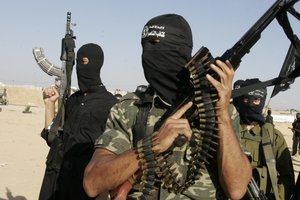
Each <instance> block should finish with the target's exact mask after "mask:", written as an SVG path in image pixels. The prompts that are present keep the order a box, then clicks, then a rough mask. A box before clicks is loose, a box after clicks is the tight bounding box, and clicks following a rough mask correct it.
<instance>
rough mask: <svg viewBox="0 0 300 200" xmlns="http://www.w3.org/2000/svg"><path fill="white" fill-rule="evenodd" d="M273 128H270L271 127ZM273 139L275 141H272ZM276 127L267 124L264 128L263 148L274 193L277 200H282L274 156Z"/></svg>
mask: <svg viewBox="0 0 300 200" xmlns="http://www.w3.org/2000/svg"><path fill="white" fill-rule="evenodd" d="M269 125H270V126H272V127H270V126H269ZM271 138H273V139H271ZM273 140H274V127H273V125H271V124H268V123H267V124H265V125H263V126H262V147H263V152H264V155H265V159H266V164H267V168H268V172H269V176H270V179H271V183H272V188H273V192H274V195H275V198H276V200H280V198H279V193H278V188H277V181H278V180H277V170H276V160H275V156H274V149H273V145H274V143H273V142H274V141H273Z"/></svg>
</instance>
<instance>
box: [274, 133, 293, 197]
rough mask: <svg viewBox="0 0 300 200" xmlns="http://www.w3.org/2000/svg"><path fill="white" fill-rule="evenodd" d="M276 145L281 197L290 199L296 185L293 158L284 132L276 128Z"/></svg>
mask: <svg viewBox="0 0 300 200" xmlns="http://www.w3.org/2000/svg"><path fill="white" fill-rule="evenodd" d="M274 134H275V145H276V149H277V151H276V154H275V156H276V169H277V171H278V174H279V176H278V179H279V180H278V189H279V196H280V198H281V199H289V197H290V196H291V195H292V192H293V190H292V189H293V187H294V180H295V177H294V168H293V163H292V158H291V155H290V152H289V149H288V146H287V143H286V141H285V139H284V136H283V135H282V133H281V132H280V131H279V130H277V129H274Z"/></svg>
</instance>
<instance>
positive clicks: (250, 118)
mask: <svg viewBox="0 0 300 200" xmlns="http://www.w3.org/2000/svg"><path fill="white" fill-rule="evenodd" d="M259 82H261V81H260V80H259V79H257V78H254V79H246V80H245V81H244V82H243V83H242V84H241V88H242V87H245V86H248V85H252V84H255V83H259ZM266 97H267V89H266V88H261V89H257V90H254V91H251V92H248V94H246V95H243V96H242V97H241V98H239V99H238V101H239V103H238V105H239V114H240V118H241V120H242V122H243V123H244V124H248V125H249V124H251V123H253V122H257V123H259V124H264V123H265V118H264V116H263V114H262V111H263V108H264V106H265V101H266ZM244 98H247V99H248V100H249V101H248V103H245V102H244ZM256 98H260V104H259V105H255V104H253V100H254V99H256Z"/></svg>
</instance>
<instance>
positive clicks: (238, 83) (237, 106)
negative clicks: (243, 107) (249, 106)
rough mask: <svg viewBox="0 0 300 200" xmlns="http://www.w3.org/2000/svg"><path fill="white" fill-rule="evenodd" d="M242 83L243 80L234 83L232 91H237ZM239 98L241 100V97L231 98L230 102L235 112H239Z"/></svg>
mask: <svg viewBox="0 0 300 200" xmlns="http://www.w3.org/2000/svg"><path fill="white" fill-rule="evenodd" d="M243 83H244V80H237V81H235V82H234V84H233V89H234V90H237V89H239V88H240V87H241V85H242V84H243ZM241 98H242V97H241V96H238V97H235V98H233V100H232V103H233V105H234V106H235V108H236V109H237V110H239V103H240V100H239V99H241Z"/></svg>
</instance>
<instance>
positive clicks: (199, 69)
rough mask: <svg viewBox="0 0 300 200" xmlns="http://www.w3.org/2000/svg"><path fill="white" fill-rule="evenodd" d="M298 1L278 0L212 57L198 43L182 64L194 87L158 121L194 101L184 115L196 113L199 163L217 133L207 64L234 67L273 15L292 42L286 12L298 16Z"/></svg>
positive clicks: (214, 99) (255, 189) (252, 189)
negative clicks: (199, 135) (201, 139)
mask: <svg viewBox="0 0 300 200" xmlns="http://www.w3.org/2000/svg"><path fill="white" fill-rule="evenodd" d="M298 1H299V0H277V1H276V2H275V3H274V4H273V5H272V6H271V7H270V8H269V9H268V10H267V11H266V12H265V13H264V14H263V15H262V17H260V18H259V19H258V20H257V22H256V23H255V24H254V25H253V26H252V27H251V28H250V29H249V30H248V31H247V32H246V33H245V34H244V35H243V36H242V38H241V39H240V40H238V42H237V43H236V44H234V46H233V47H232V48H230V49H228V50H226V51H225V53H224V54H223V55H222V56H220V57H217V58H214V57H213V56H212V55H211V54H210V52H209V49H208V48H206V47H201V48H200V49H199V50H198V51H197V52H196V54H195V55H194V56H193V57H192V58H191V60H190V61H189V62H188V63H187V64H186V65H185V68H186V69H188V70H189V72H190V74H191V77H192V85H193V88H194V91H193V92H186V91H184V92H185V93H184V94H182V95H181V97H179V98H178V99H177V101H176V102H175V103H174V104H173V106H171V108H170V109H169V110H168V111H167V112H166V113H165V114H164V115H163V116H162V117H161V120H160V122H159V124H162V123H163V122H164V120H165V119H166V118H168V116H171V115H172V114H173V113H175V112H176V111H177V110H178V109H179V108H180V107H181V106H182V105H184V104H186V103H187V102H189V101H193V102H194V105H193V107H192V108H191V109H190V110H189V111H187V113H186V116H185V117H186V118H188V119H189V118H191V117H192V118H193V120H195V117H197V120H198V123H199V127H200V131H201V132H202V133H203V137H205V144H202V147H201V148H199V149H201V150H200V152H197V153H195V155H202V157H199V158H194V160H197V159H198V160H199V161H200V163H198V164H197V165H201V162H202V161H203V160H204V161H206V159H207V156H209V155H208V153H207V152H209V150H210V149H211V146H213V145H214V144H215V141H214V140H215V135H217V132H216V130H217V117H216V109H217V108H216V105H215V102H217V101H218V95H217V93H216V90H215V89H214V88H213V86H212V85H211V84H210V82H208V80H207V79H206V78H205V76H206V74H210V75H211V76H213V77H214V78H216V79H219V77H218V76H217V74H216V73H215V72H214V71H213V70H211V69H210V67H209V66H210V64H212V63H214V62H215V61H216V59H220V60H222V61H225V60H229V61H230V62H231V64H232V66H233V68H234V70H237V69H238V67H239V65H240V63H241V59H242V58H243V57H244V56H245V55H246V54H247V53H249V52H250V49H251V48H252V47H253V46H254V45H255V44H256V42H257V41H258V40H259V39H260V37H261V33H262V32H263V31H264V30H265V29H266V27H267V26H268V25H269V24H270V23H271V22H272V21H273V20H274V19H275V18H277V20H278V22H279V24H280V25H281V26H282V27H283V29H284V31H285V33H286V35H287V37H288V38H289V39H290V40H291V42H292V43H295V40H294V39H295V38H294V37H293V35H291V34H290V33H291V27H290V25H289V21H288V19H287V12H290V13H291V14H292V15H294V16H295V17H296V18H299V14H297V12H296V11H295V10H294V8H293V6H294V4H295V3H296V2H298ZM158 127H159V126H158ZM186 141H187V138H186V137H185V136H178V137H177V138H176V139H175V141H174V145H175V146H182V145H183V144H184V143H185V142H186ZM195 163H196V162H195ZM191 168H193V167H191ZM196 168H197V167H196ZM192 173H193V172H192ZM255 185H256V184H254V182H253V178H252V179H251V181H250V183H249V185H248V189H249V191H250V193H251V194H254V195H255V199H266V197H265V196H264V194H263V193H262V192H261V191H260V190H259V188H258V187H254V186H255ZM256 186H257V185H256Z"/></svg>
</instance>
